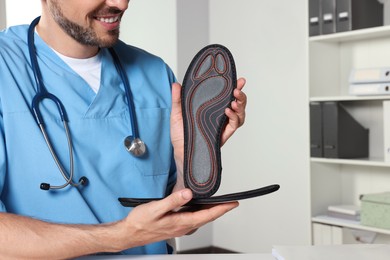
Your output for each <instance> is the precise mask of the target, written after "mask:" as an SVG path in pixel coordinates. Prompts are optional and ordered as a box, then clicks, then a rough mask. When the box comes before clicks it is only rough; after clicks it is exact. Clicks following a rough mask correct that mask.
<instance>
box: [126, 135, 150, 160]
mask: <svg viewBox="0 0 390 260" xmlns="http://www.w3.org/2000/svg"><path fill="white" fill-rule="evenodd" d="M124 144H125V148H126V150H127V151H128V152H129V153H131V154H132V155H134V156H136V157H141V156H142V155H144V154H145V152H146V145H145V143H144V142H143V141H142V140H141V139H139V138H135V139H134V138H133V137H132V136H128V137H126V138H125V141H124Z"/></svg>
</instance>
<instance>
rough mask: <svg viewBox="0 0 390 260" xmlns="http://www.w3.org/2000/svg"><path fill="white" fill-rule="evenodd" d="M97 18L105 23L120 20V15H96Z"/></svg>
mask: <svg viewBox="0 0 390 260" xmlns="http://www.w3.org/2000/svg"><path fill="white" fill-rule="evenodd" d="M95 19H96V20H98V21H100V22H103V23H116V22H118V21H119V20H120V16H115V17H109V18H105V17H95Z"/></svg>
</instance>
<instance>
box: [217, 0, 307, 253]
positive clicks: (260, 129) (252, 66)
mask: <svg viewBox="0 0 390 260" xmlns="http://www.w3.org/2000/svg"><path fill="white" fill-rule="evenodd" d="M306 9H307V1H306V0H299V1H289V0H279V1H275V0H262V1H258V0H246V1H239V0H212V1H210V41H211V42H215V43H222V44H225V45H226V46H228V47H229V48H230V50H231V51H232V53H233V55H234V57H235V60H236V66H237V70H238V75H239V76H244V77H246V79H247V86H246V87H245V92H246V94H247V95H248V107H247V120H246V123H245V125H244V127H243V128H242V129H240V130H239V131H238V132H237V133H236V135H235V136H234V137H233V138H232V140H230V142H229V143H227V144H226V145H225V147H223V150H222V155H223V168H224V171H223V178H222V181H223V182H222V184H221V188H220V192H219V193H220V194H222V193H228V192H233V191H243V190H246V189H252V188H257V187H261V186H264V185H267V184H273V183H279V184H280V185H281V189H280V190H279V191H278V192H276V193H274V194H271V195H267V196H265V197H262V198H256V199H251V200H248V201H243V202H242V203H241V206H240V207H239V208H238V209H237V210H235V211H234V212H233V213H229V214H228V215H227V216H226V217H224V218H222V219H221V220H218V221H216V222H215V223H214V225H213V243H214V245H215V246H219V247H223V248H229V249H232V250H236V251H239V252H270V250H271V246H272V245H274V244H289V245H290V244H309V243H310V224H309V223H310V208H309V207H310V199H309V196H310V188H309V186H310V182H309V180H310V177H309V163H308V160H307V159H306V158H308V157H309V143H308V142H309V140H308V136H309V135H308V123H307V122H308V105H307V104H308V97H307V96H308V83H307V82H308V80H307V79H308V53H307V19H306V17H307V11H306Z"/></svg>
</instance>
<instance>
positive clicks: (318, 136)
mask: <svg viewBox="0 0 390 260" xmlns="http://www.w3.org/2000/svg"><path fill="white" fill-rule="evenodd" d="M310 155H311V157H323V156H324V155H323V142H322V104H321V102H311V103H310Z"/></svg>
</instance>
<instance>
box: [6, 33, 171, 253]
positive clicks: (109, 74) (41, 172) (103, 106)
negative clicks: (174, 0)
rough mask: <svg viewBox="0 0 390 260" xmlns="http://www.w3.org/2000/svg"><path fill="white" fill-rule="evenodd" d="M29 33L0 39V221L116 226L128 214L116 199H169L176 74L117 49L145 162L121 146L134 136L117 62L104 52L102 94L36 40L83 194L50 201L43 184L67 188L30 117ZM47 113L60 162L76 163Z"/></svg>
mask: <svg viewBox="0 0 390 260" xmlns="http://www.w3.org/2000/svg"><path fill="white" fill-rule="evenodd" d="M27 29H28V26H27V25H22V26H15V27H11V28H9V29H7V30H5V31H3V32H0V211H2V212H12V213H15V214H19V215H24V216H30V217H33V218H37V219H41V220H44V221H50V222H56V223H75V224H98V223H106V222H112V221H117V220H120V219H123V218H124V217H126V216H127V215H128V213H129V211H130V210H131V209H130V208H126V207H122V206H121V205H120V204H119V202H118V197H146V198H147V197H164V196H166V195H167V194H168V193H169V192H170V191H171V189H172V187H173V185H174V183H175V179H176V174H175V164H174V162H173V159H172V158H173V156H172V154H173V150H172V146H171V142H170V122H169V121H170V110H171V84H172V82H174V81H175V78H174V75H173V73H172V71H171V70H170V69H169V68H168V66H167V65H166V64H165V63H164V62H163V61H162V60H161V59H160V58H158V57H156V56H153V55H151V54H149V53H147V52H145V51H143V50H140V49H138V48H135V47H132V46H128V45H126V44H124V43H123V42H120V41H119V42H118V43H117V44H116V46H115V50H116V52H117V53H118V56H119V57H120V60H121V62H122V65H123V67H124V68H125V71H126V73H127V76H128V79H129V81H130V85H131V91H132V93H133V96H134V106H135V114H136V120H137V124H138V129H139V135H140V138H141V139H142V140H144V141H145V143H146V145H147V148H148V153H147V155H146V156H144V157H142V158H136V157H133V156H131V155H130V154H129V153H128V152H127V151H126V150H125V148H124V145H123V141H124V138H125V137H126V136H128V135H130V134H132V133H131V127H130V125H131V124H130V119H129V111H128V106H127V104H126V102H127V101H126V98H125V91H124V86H123V84H122V81H121V78H120V76H119V74H118V72H117V71H116V69H115V66H114V63H113V60H112V58H111V55H110V54H109V52H108V50H107V49H102V50H101V52H102V75H101V86H100V89H99V92H98V93H97V94H95V93H94V92H93V91H92V89H91V88H90V87H89V86H88V84H87V83H86V82H85V81H84V80H83V79H82V78H81V77H80V76H79V75H78V74H76V73H75V72H74V71H73V70H72V69H71V68H70V67H69V66H68V65H66V64H65V63H64V62H63V61H62V60H61V58H59V57H58V56H57V55H56V54H55V53H54V52H53V51H52V49H51V48H50V47H49V46H47V45H46V43H45V42H44V41H43V40H42V39H41V38H40V37H39V36H38V35H37V34H36V35H35V46H36V49H37V57H38V63H39V66H40V69H41V72H42V75H43V81H44V84H45V86H46V88H47V90H48V91H49V92H51V93H53V94H54V95H56V96H57V97H58V98H59V99H60V100H61V101H62V103H63V105H64V107H65V109H66V112H67V115H68V117H69V129H70V134H71V136H72V140H73V148H74V165H75V176H74V180H75V181H77V180H78V179H79V178H80V177H81V176H86V177H87V178H88V180H89V184H88V185H87V186H85V187H81V188H74V187H70V186H68V187H67V188H65V189H62V190H50V191H43V190H41V189H40V188H39V186H40V184H41V183H42V182H46V183H50V184H52V185H61V184H63V183H64V179H63V178H62V176H61V174H60V172H59V170H58V168H57V166H56V164H55V162H54V160H53V158H52V156H51V154H50V152H49V149H48V147H47V145H46V143H45V141H44V138H43V136H42V133H41V132H40V130H39V127H38V125H37V123H36V121H35V118H34V117H33V116H32V113H31V102H32V99H33V97H34V95H35V94H36V84H35V79H34V75H33V71H32V68H31V64H30V60H29V53H28V47H27ZM40 108H41V110H42V113H43V116H44V123H45V125H46V129H47V131H48V133H49V136H50V139H51V141H52V143H53V145H54V149H55V151H56V152H57V154H58V156H59V158H60V160H61V162H62V163H63V165H64V167H65V168H66V170H67V171H68V172H69V154H68V146H67V140H66V136H65V131H64V128H63V124H62V122H61V120H60V117H59V115H58V112H57V108H56V107H55V105H54V104H53V103H51V102H50V101H47V100H45V101H44V102H43V103H41V105H40ZM166 250H167V248H166V243H165V242H164V241H163V242H159V243H154V244H151V245H146V246H143V247H139V248H132V249H129V250H127V251H125V252H123V253H125V254H157V253H159V254H163V253H166Z"/></svg>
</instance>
